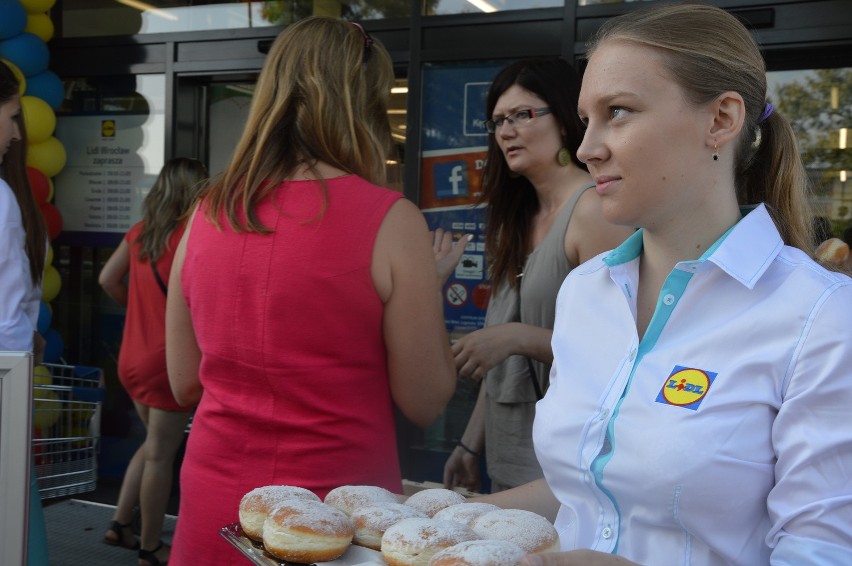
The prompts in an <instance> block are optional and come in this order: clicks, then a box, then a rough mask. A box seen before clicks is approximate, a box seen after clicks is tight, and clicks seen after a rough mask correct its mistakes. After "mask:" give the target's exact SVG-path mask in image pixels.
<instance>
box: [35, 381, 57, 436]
mask: <svg viewBox="0 0 852 566" xmlns="http://www.w3.org/2000/svg"><path fill="white" fill-rule="evenodd" d="M61 405H62V403H61V402H60V399H59V395H57V394H56V392H55V391H51V390H49V389H40V390H38V391H36V392H34V393H33V423H34V424H35V427H36V428H37V429H39V430H40V431H42V432H47V431H48V430H50V427H52V426H53V425H54V424H56V421H58V420H59V417H60V416H61V415H62V407H61Z"/></svg>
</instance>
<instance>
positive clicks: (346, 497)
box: [324, 485, 399, 515]
mask: <svg viewBox="0 0 852 566" xmlns="http://www.w3.org/2000/svg"><path fill="white" fill-rule="evenodd" d="M324 501H325V503H326V505H331V506H332V507H337V508H338V509H340V510H341V511H343V512H344V513H346V514H347V515H352V512H353V511H355V510H356V509H361V508H363V507H370V506H371V505H377V504H380V503H399V499H397V497H396V495H394V494H393V493H391V492H390V491H388V490H386V489H385V488H383V487H378V486H375V485H341V486H340V487H335V488H334V489H332V490H331V491H329V492H328V493H327V494H326V496H325V500H324Z"/></svg>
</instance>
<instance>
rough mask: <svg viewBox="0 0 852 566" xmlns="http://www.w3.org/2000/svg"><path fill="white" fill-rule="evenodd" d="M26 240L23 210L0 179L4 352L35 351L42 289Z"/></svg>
mask: <svg viewBox="0 0 852 566" xmlns="http://www.w3.org/2000/svg"><path fill="white" fill-rule="evenodd" d="M25 238H26V236H25V234H24V226H23V221H22V220H21V208H20V207H19V206H18V201H17V199H16V198H15V195H14V193H12V189H11V188H10V187H9V185H8V184H6V182H5V181H4V180H3V179H0V350H6V351H20V352H29V351H32V349H33V333H34V332H35V330H36V324H37V323H38V308H39V302H40V300H41V289H40V288H38V287H37V286H34V285H33V280H32V277H30V262H29V259H28V257H27V251H26V248H25Z"/></svg>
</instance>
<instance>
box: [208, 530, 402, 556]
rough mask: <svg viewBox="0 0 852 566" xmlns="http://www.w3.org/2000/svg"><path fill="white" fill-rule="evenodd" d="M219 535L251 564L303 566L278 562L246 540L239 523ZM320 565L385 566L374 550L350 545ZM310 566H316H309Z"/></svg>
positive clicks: (257, 543)
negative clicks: (347, 548)
mask: <svg viewBox="0 0 852 566" xmlns="http://www.w3.org/2000/svg"><path fill="white" fill-rule="evenodd" d="M219 534H220V535H222V537H223V538H224V539H225V540H226V541H228V542H229V543H231V545H232V546H233V547H234V548H236V549H237V550H239V551H240V552H241V553H242V555H243V556H245V557H246V558H248V559H249V561H251V563H252V564H257V566H305V565H304V564H297V563H295V562H286V561H283V560H279V559H277V558H275V557H274V556H272V555H271V554H269V553H268V552H266V551H265V550H264V549H263V544H261V543H259V542H254V541H253V540H251V539H250V538H248V537H247V536H246V535H245V533H243V529H242V528H241V527H240V524H239V523H232V524H230V525H226V526H224V527H222V528H221V529H219ZM320 564H329V565H334V566H360V565H362V564H363V565H367V564H381V565H384V566H387V565H386V564H385V561H384V560H382V555H381V553H379V552H376V551H375V550H371V549H369V548H364V547H363V546H357V545H354V544H353V545H352V546H350V547H349V550H347V551H346V552H345V553H344V554H343V556H341V557H340V558H337V559H335V560H332V561H330V562H321V563H320ZM310 566H316V565H315V564H311V565H310Z"/></svg>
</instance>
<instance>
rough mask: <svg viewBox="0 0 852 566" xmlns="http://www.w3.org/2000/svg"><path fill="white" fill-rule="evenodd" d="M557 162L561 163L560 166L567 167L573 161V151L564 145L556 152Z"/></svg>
mask: <svg viewBox="0 0 852 566" xmlns="http://www.w3.org/2000/svg"><path fill="white" fill-rule="evenodd" d="M556 162H557V163H559V166H560V167H566V166H567V165H568V164H569V163H571V152H569V151H568V148H565V147H563V148H562V149H560V150H559V152H558V153H557V154H556Z"/></svg>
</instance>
